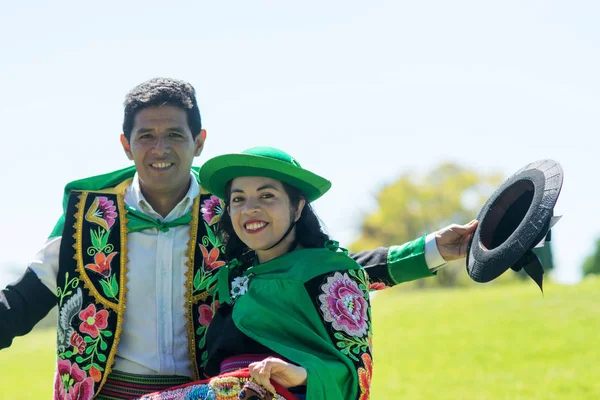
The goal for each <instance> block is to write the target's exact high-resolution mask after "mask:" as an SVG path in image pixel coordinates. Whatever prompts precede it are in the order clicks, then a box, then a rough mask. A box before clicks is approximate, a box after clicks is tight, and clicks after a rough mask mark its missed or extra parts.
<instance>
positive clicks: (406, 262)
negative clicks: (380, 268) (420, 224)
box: [387, 235, 435, 284]
mask: <svg viewBox="0 0 600 400" xmlns="http://www.w3.org/2000/svg"><path fill="white" fill-rule="evenodd" d="M387 265H388V272H389V274H390V277H391V278H392V280H393V281H394V283H395V284H398V283H402V282H408V281H414V280H415V279H420V278H426V277H428V276H432V275H435V273H432V272H431V271H430V270H429V268H428V267H427V261H425V235H423V236H422V237H421V238H419V239H415V240H413V241H411V242H408V243H405V244H403V245H400V246H391V247H390V248H389V250H388V257H387Z"/></svg>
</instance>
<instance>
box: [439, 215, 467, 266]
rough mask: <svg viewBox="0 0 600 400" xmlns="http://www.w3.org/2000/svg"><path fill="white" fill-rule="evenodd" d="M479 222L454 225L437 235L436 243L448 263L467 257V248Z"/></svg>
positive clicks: (443, 229)
mask: <svg viewBox="0 0 600 400" xmlns="http://www.w3.org/2000/svg"><path fill="white" fill-rule="evenodd" d="M477 224H478V222H477V220H473V221H471V222H469V223H468V224H466V225H456V224H452V225H449V226H447V227H445V228H442V229H440V230H439V231H437V232H436V233H435V242H436V244H437V248H438V251H439V252H440V255H441V256H442V257H443V258H444V260H446V261H452V260H458V259H459V258H463V257H466V255H467V246H468V245H469V241H470V240H471V237H472V236H473V232H475V229H476V228H477Z"/></svg>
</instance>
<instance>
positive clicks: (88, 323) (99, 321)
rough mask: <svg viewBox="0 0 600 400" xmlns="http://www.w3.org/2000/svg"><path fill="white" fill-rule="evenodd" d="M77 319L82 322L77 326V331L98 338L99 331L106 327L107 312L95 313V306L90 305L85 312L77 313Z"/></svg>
mask: <svg viewBox="0 0 600 400" xmlns="http://www.w3.org/2000/svg"><path fill="white" fill-rule="evenodd" d="M79 319H80V320H82V321H83V322H82V323H81V324H79V330H80V331H81V332H83V333H87V334H89V335H90V336H91V337H93V338H95V337H98V330H99V329H104V328H106V327H107V326H108V311H106V310H101V311H98V312H96V306H95V305H94V304H90V305H89V306H88V307H87V308H86V309H85V310H83V311H80V312H79Z"/></svg>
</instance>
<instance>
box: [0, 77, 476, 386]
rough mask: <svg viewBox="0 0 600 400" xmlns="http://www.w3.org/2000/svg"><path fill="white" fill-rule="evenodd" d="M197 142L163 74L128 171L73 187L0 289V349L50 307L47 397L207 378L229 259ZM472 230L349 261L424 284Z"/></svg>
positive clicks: (137, 126) (139, 126) (182, 91)
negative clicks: (53, 367) (200, 175)
mask: <svg viewBox="0 0 600 400" xmlns="http://www.w3.org/2000/svg"><path fill="white" fill-rule="evenodd" d="M205 140H206V131H205V130H204V129H202V124H201V119H200V112H199V109H198V105H197V102H196V97H195V91H194V89H193V87H192V86H191V85H190V84H188V83H186V82H182V81H177V80H173V79H163V78H157V79H152V80H150V81H147V82H144V83H142V84H140V85H138V86H137V87H135V88H134V89H133V90H132V91H131V92H130V93H129V94H128V95H127V97H126V100H125V112H124V122H123V134H122V135H121V144H122V146H123V150H124V151H125V154H126V155H127V157H128V158H129V159H130V160H132V161H133V162H134V167H129V168H126V169H123V170H119V171H115V172H111V173H108V174H105V175H100V176H96V177H91V178H86V179H82V180H79V181H75V182H71V183H69V184H68V185H67V186H66V188H65V199H64V202H63V205H64V215H63V216H62V217H61V219H60V220H59V222H58V223H57V225H56V227H55V228H54V230H53V232H52V234H51V235H50V238H49V239H48V241H47V242H46V244H45V245H44V247H43V248H42V249H41V250H40V252H39V253H38V255H37V257H36V259H35V260H34V261H33V262H31V263H30V265H29V268H28V269H27V271H26V272H25V274H24V276H23V277H22V278H21V279H20V280H19V281H18V282H16V283H15V284H13V285H9V286H8V287H7V288H6V289H5V290H3V291H2V292H0V348H4V347H8V346H10V344H11V342H12V339H13V338H14V337H15V336H19V335H24V334H26V333H28V332H29V331H30V330H31V329H32V327H33V326H34V325H35V324H36V323H37V322H38V321H39V320H40V319H41V318H43V317H44V316H45V315H46V314H47V313H48V311H49V310H50V309H51V308H52V307H54V306H55V305H58V307H59V320H58V328H57V330H58V335H57V350H58V354H57V355H58V358H57V373H56V377H55V386H54V388H55V397H57V398H66V397H69V396H71V397H73V398H75V397H77V396H79V397H77V398H92V397H94V396H97V398H128V396H130V397H135V396H140V395H142V394H145V393H150V392H153V391H156V390H162V389H165V388H167V387H169V386H175V385H178V384H181V383H185V382H187V381H189V380H190V379H199V378H202V377H204V366H205V363H206V360H207V352H206V337H205V335H206V332H207V328H208V325H209V324H210V321H211V320H212V317H213V315H214V312H215V309H216V308H217V307H218V302H217V301H214V299H213V295H212V289H213V286H214V285H213V284H212V283H211V282H213V280H212V278H213V277H214V276H215V271H217V270H218V269H219V268H221V267H222V266H223V265H225V261H224V260H223V257H222V254H221V253H222V246H223V243H222V242H221V240H220V237H219V235H218V234H217V232H216V230H215V226H216V223H217V222H218V221H219V219H220V216H221V214H222V207H223V203H222V202H221V201H220V200H219V199H218V198H217V197H215V196H211V195H210V194H209V193H205V192H204V191H203V190H202V187H201V184H199V183H198V179H197V171H198V168H196V167H192V161H193V159H194V158H195V157H198V156H200V154H201V153H202V149H203V148H204V143H205ZM475 227H476V222H472V223H470V224H468V225H464V226H458V225H452V226H450V227H447V228H444V229H442V230H441V231H438V232H436V233H434V234H430V235H428V236H427V237H422V238H420V239H417V240H415V241H413V242H409V243H407V244H405V245H402V246H394V247H390V248H389V249H388V248H379V249H376V250H374V251H370V252H364V253H361V254H358V255H355V256H354V258H355V259H356V260H357V261H358V262H359V263H360V264H361V265H362V266H364V267H365V268H366V270H367V271H368V273H369V275H370V278H371V280H372V281H373V282H380V283H384V284H386V285H395V284H397V283H400V282H405V281H409V280H413V279H418V278H421V277H425V276H431V275H432V272H433V271H435V270H436V269H438V268H439V267H441V266H443V265H444V263H445V262H446V261H449V260H452V259H456V258H461V257H464V256H465V254H466V246H467V243H468V240H469V238H470V235H471V234H472V232H473V231H474V229H475ZM117 345H118V347H117ZM71 397H69V398H71Z"/></svg>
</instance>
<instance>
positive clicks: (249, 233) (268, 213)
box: [228, 176, 305, 262]
mask: <svg viewBox="0 0 600 400" xmlns="http://www.w3.org/2000/svg"><path fill="white" fill-rule="evenodd" d="M304 204H305V201H304V200H301V201H300V204H298V207H297V210H291V208H292V206H291V204H290V198H289V196H288V195H287V193H286V191H285V189H284V187H283V185H282V184H281V182H280V181H278V180H275V179H271V178H265V177H259V176H249V177H241V178H235V179H234V180H233V181H232V182H231V194H230V196H229V209H228V211H229V215H230V216H231V222H232V224H233V229H234V230H235V233H236V234H237V235H238V237H239V238H240V239H241V240H242V242H244V243H245V244H246V246H248V247H249V248H250V249H252V250H255V251H256V253H257V255H258V258H259V261H261V262H265V261H268V260H270V259H272V258H275V257H278V256H280V255H281V254H283V253H285V252H286V251H287V249H288V247H289V244H290V243H292V241H293V240H294V237H295V236H294V235H295V229H294V230H293V231H292V232H290V234H289V235H288V236H287V237H286V238H285V239H284V240H283V241H282V242H281V243H279V244H278V245H277V246H275V247H273V248H272V249H270V247H272V246H273V245H274V244H275V243H277V242H278V241H279V240H280V239H281V238H282V237H283V235H284V234H285V233H286V232H287V230H288V229H289V227H290V224H291V223H292V222H295V221H297V220H298V218H299V217H300V213H301V211H302V208H303V207H304Z"/></svg>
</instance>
